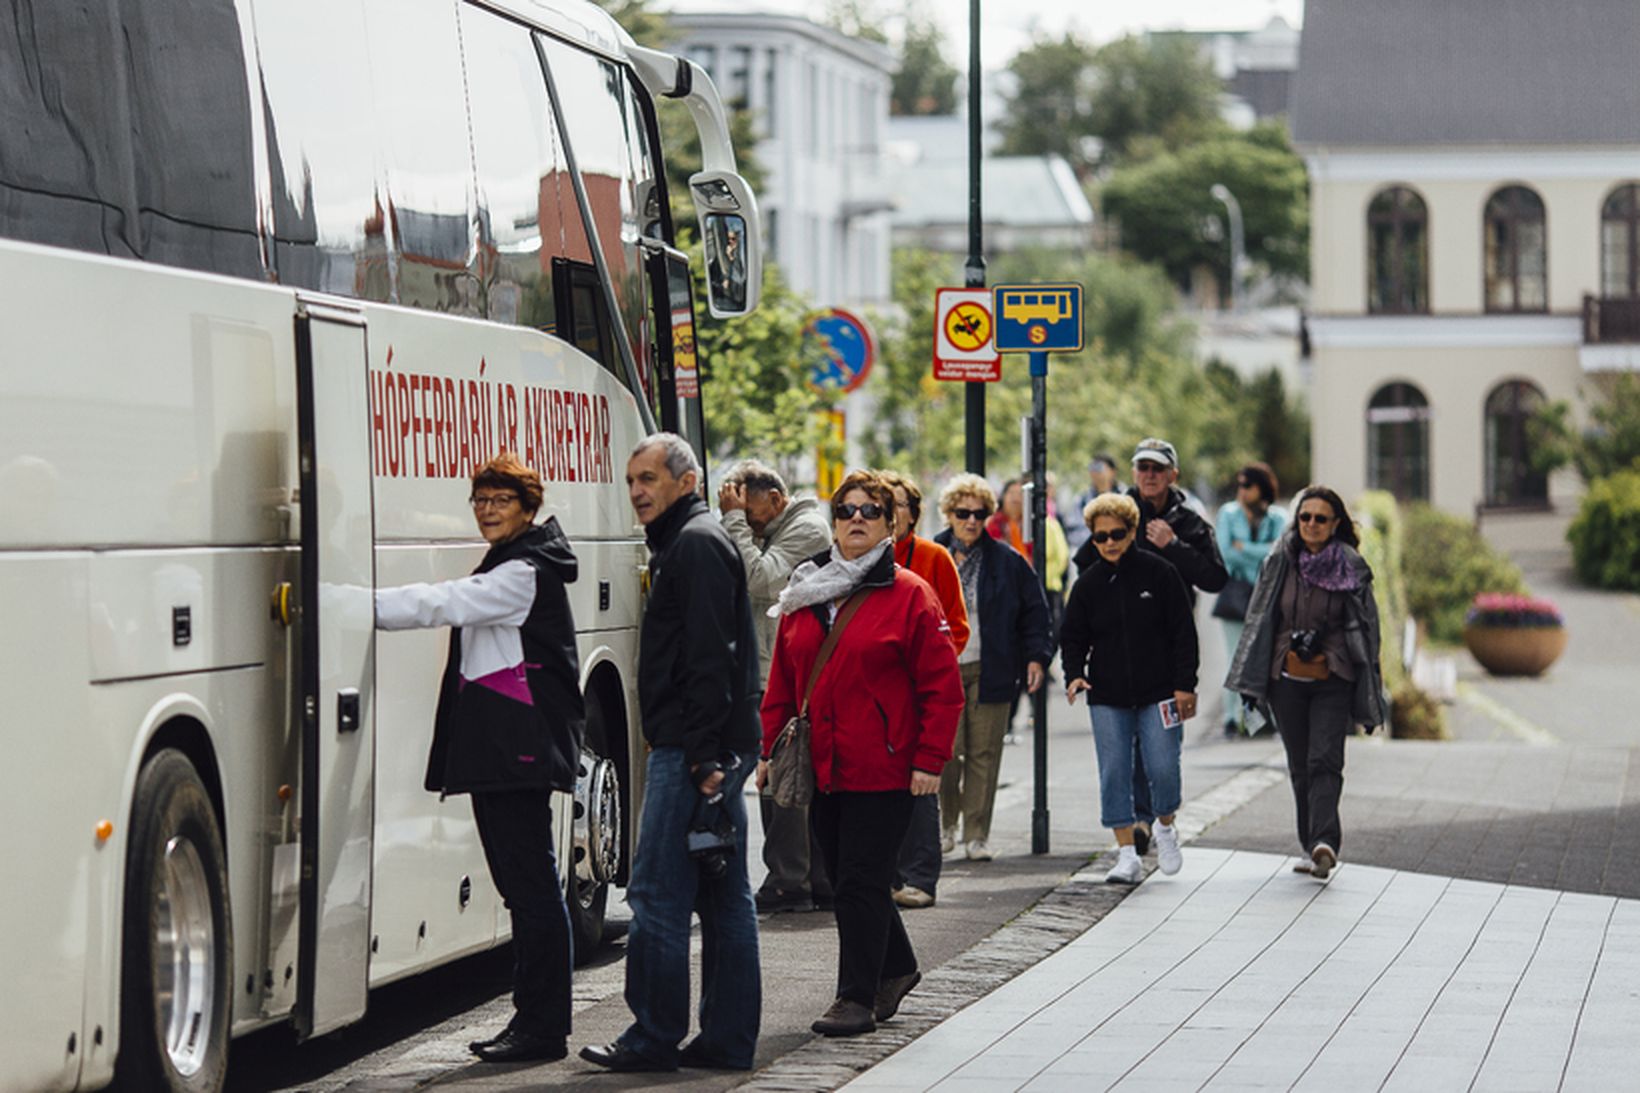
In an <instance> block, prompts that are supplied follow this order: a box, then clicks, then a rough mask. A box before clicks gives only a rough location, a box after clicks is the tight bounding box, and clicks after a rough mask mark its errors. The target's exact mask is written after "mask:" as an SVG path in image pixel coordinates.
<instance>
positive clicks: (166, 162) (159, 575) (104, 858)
mask: <svg viewBox="0 0 1640 1093" xmlns="http://www.w3.org/2000/svg"><path fill="white" fill-rule="evenodd" d="M658 96H664V97H672V98H677V99H681V100H683V101H684V102H685V103H686V104H687V105H688V106H689V108H690V110H691V113H692V115H693V118H694V121H695V127H696V129H697V130H698V132H699V135H700V139H701V144H702V147H703V159H704V169H703V170H702V171H701V172H699V173H698V174H696V175H694V176H693V177H692V178H691V179H690V180H689V188H690V190H691V192H692V197H693V199H694V204H695V207H696V209H697V211H698V213H699V214H700V217H701V223H702V234H703V236H704V237H705V240H706V244H707V255H708V264H709V265H710V266H711V267H712V270H711V272H712V276H711V277H710V279H709V284H710V285H711V289H710V291H709V296H710V299H709V300H708V301H707V302H708V305H709V306H710V308H711V310H712V313H713V314H714V315H717V316H720V317H727V316H732V315H737V314H744V313H745V312H747V311H749V310H751V309H752V308H753V307H755V306H756V303H757V286H758V284H759V281H760V259H759V250H760V248H759V238H758V227H757V214H756V207H755V203H754V200H753V197H752V195H751V193H750V191H749V190H748V188H747V187H746V184H745V182H744V181H743V180H742V179H741V178H740V177H739V176H738V175H737V174H736V173H735V166H734V154H733V151H732V149H731V148H730V145H729V137H728V127H727V124H726V121H725V116H724V111H723V107H722V105H721V103H720V102H719V100H718V97H717V93H716V91H715V89H714V88H713V87H712V85H711V82H710V80H709V79H707V78H706V76H705V75H704V74H703V73H702V72H701V71H700V70H699V69H698V68H695V67H693V66H692V65H690V64H688V63H686V62H681V61H679V60H678V59H676V58H674V57H671V56H669V55H667V54H664V53H660V52H656V51H652V50H646V49H641V48H638V47H637V46H635V45H634V44H633V43H632V41H631V39H630V38H629V37H628V36H627V35H625V34H624V33H623V32H622V31H621V30H620V29H619V28H618V27H617V26H616V24H615V23H614V22H613V21H611V20H610V19H609V18H608V16H607V15H605V14H604V13H603V12H602V11H601V10H600V9H598V8H596V7H594V6H593V5H592V4H591V3H588V2H586V0H85V2H81V3H73V4H70V3H59V2H55V0H54V2H50V3H35V2H30V0H24V2H23V3H22V4H20V5H14V6H13V8H12V9H11V11H10V12H9V14H8V16H7V17H6V18H5V19H4V20H0V286H3V287H0V613H3V617H4V621H5V627H4V636H3V637H0V697H3V700H4V705H3V707H0V726H3V733H0V741H3V743H4V748H5V769H6V774H5V792H4V793H0V831H4V833H5V835H4V840H3V843H0V846H3V849H0V865H3V869H0V876H3V877H4V883H5V888H6V894H5V897H4V898H3V899H0V968H4V970H5V977H6V990H5V991H4V993H3V995H0V1089H4V1090H29V1091H34V1090H43V1089H74V1088H97V1087H100V1086H103V1085H106V1084H108V1083H109V1082H111V1081H114V1082H117V1083H118V1084H120V1085H121V1086H123V1087H126V1088H133V1089H161V1088H176V1089H215V1088H218V1087H219V1086H220V1085H221V1084H222V1082H223V1079H224V1075H225V1073H226V1068H227V1057H228V1043H229V1039H230V1037H231V1036H234V1035H238V1034H240V1033H244V1032H247V1031H249V1030H252V1029H256V1028H258V1027H262V1026H265V1025H269V1024H271V1023H274V1022H280V1021H286V1020H290V1021H293V1022H294V1024H295V1026H296V1028H297V1030H298V1032H299V1034H300V1035H302V1036H304V1037H306V1036H314V1035H318V1034H321V1033H324V1032H326V1031H329V1030H331V1029H335V1028H337V1027H339V1026H342V1025H345V1024H347V1023H349V1022H351V1021H355V1020H357V1019H358V1018H359V1017H360V1016H361V1015H362V1014H363V1013H364V1011H365V1006H366V997H367V992H368V990H369V989H370V988H372V987H375V986H379V985H381V984H383V983H387V982H390V981H392V980H395V979H399V978H402V977H404V976H408V975H411V974H414V973H416V972H418V971H422V970H424V969H427V968H429V967H431V966H433V965H436V964H439V963H442V962H446V961H450V960H453V959H455V958H457V957H460V956H463V955H465V954H469V953H473V952H476V951H479V950H482V949H485V948H488V947H491V946H494V945H497V944H499V943H500V942H502V941H504V940H505V939H506V935H507V930H508V923H509V919H508V916H507V914H506V913H505V909H504V908H503V907H502V905H501V902H500V900H499V899H498V897H497V895H496V892H495V890H494V887H493V885H492V884H491V882H490V879H489V874H488V871H487V869H486V868H485V864H484V859H483V856H482V854H481V852H480V849H479V843H478V838H477V835H476V833H475V829H474V825H473V822H472V814H471V811H470V808H469V805H468V802H467V801H466V800H465V799H464V798H461V797H456V798H451V799H450V800H443V801H441V800H440V799H439V798H438V797H437V796H436V795H433V794H430V793H428V792H426V791H424V790H423V788H422V778H423V769H424V763H425V760H426V755H427V750H428V744H429V741H430V738H431V724H432V714H433V705H434V699H435V696H436V691H437V688H438V682H439V678H440V674H441V672H442V668H443V663H444V651H445V646H446V640H447V637H446V634H445V633H443V632H437V631H427V632H408V633H394V634H380V635H378V634H376V633H375V632H374V631H373V628H372V613H371V610H370V606H369V596H368V589H370V588H371V587H372V586H377V585H380V586H387V585H396V584H401V583H404V582H409V581H430V580H438V579H444V578H449V577H454V576H459V575H461V574H464V573H466V572H468V571H469V570H470V569H471V568H472V566H473V565H474V564H476V562H477V560H478V559H479V558H480V557H481V556H482V551H483V544H482V541H481V540H480V539H478V537H477V535H476V531H475V529H474V527H473V523H472V517H471V514H470V512H469V511H468V508H467V504H466V497H467V493H468V489H467V480H468V478H469V476H470V474H471V472H472V470H473V469H474V467H475V466H477V465H478V464H480V463H482V462H483V461H484V460H485V459H487V458H489V457H490V456H492V455H494V454H495V453H496V452H497V451H498V450H501V449H511V450H514V451H516V452H517V453H518V454H519V455H520V456H521V457H522V458H523V459H524V460H525V462H527V463H528V464H530V465H531V466H533V467H534V468H536V469H537V470H538V471H540V472H541V474H542V475H543V477H544V478H545V479H546V480H547V484H548V486H547V499H546V514H551V515H555V516H557V517H558V519H559V520H560V521H561V522H562V524H563V526H564V528H565V530H566V531H567V532H568V534H569V536H570V538H571V540H572V541H573V542H574V544H575V548H576V552H577V554H578V555H579V558H580V563H581V576H580V580H579V581H578V582H577V583H575V584H573V585H571V586H570V596H571V601H572V603H573V607H574V612H575V618H576V622H577V625H578V627H579V628H580V634H579V644H580V653H581V658H582V669H581V671H582V687H583V689H584V691H585V694H586V699H587V714H588V727H587V752H586V754H585V755H584V761H583V767H582V777H581V783H580V787H579V789H578V790H577V792H576V794H575V799H574V801H573V802H572V801H570V800H569V799H568V798H567V797H566V798H565V799H564V800H562V801H559V802H557V806H556V808H555V816H556V817H557V818H559V820H560V821H561V822H560V823H559V824H558V828H559V830H557V831H556V832H555V837H556V844H557V853H558V860H559V862H560V865H561V867H562V869H563V872H564V874H565V880H566V886H567V888H568V891H569V895H570V897H571V898H570V905H571V907H572V908H573V911H572V918H573V919H574V925H575V934H576V941H577V945H578V947H580V948H581V949H582V950H586V949H589V948H590V947H591V946H592V945H594V944H596V942H597V940H598V937H599V933H600V930H601V928H602V921H603V911H604V905H605V901H606V898H607V893H608V888H609V886H610V885H611V884H618V883H622V882H623V881H624V877H625V870H626V867H627V861H628V860H629V849H630V832H631V830H632V828H633V826H634V825H633V824H632V823H631V822H630V821H631V817H632V816H633V814H634V810H635V793H636V791H638V790H639V789H640V788H641V787H640V786H639V785H638V781H639V779H638V777H637V775H638V774H639V772H640V771H641V769H642V768H641V764H639V763H638V762H636V760H637V759H638V758H640V757H641V755H642V742H641V736H640V734H639V726H638V724H637V713H636V688H637V681H636V678H635V666H636V657H637V626H638V621H639V616H640V611H641V605H642V598H643V589H644V587H645V586H644V580H645V577H646V568H645V566H646V561H647V551H646V550H645V547H644V544H643V538H642V534H641V529H640V528H639V527H638V526H637V525H636V523H635V521H634V518H633V515H632V512H631V509H630V507H629V505H628V503H627V500H626V490H625V485H624V482H623V472H624V468H625V457H626V453H627V452H628V451H629V450H630V448H631V447H632V445H633V444H634V443H635V442H636V441H637V440H638V439H639V438H640V437H641V436H642V435H644V433H645V432H646V431H651V430H653V429H655V428H657V427H665V428H671V429H674V430H676V431H679V432H683V433H685V434H686V435H688V436H690V438H691V439H692V440H693V441H694V442H695V443H696V444H697V446H703V441H704V437H703V435H702V434H703V431H704V429H703V424H702V419H701V415H700V404H699V397H698V395H699V386H698V376H697V374H696V371H695V357H694V352H695V351H694V326H693V303H692V300H691V279H690V273H689V269H688V265H687V261H686V260H685V259H684V257H683V256H682V254H680V253H679V252H678V251H677V250H675V249H674V248H673V247H672V246H671V245H670V244H671V241H672V239H673V234H672V223H671V214H670V211H669V203H668V195H667V192H666V180H665V174H664V171H663V170H662V168H661V158H660V147H659V138H658V135H657V128H656V122H655V106H654V100H655V98H656V97H658ZM544 515H545V514H544Z"/></svg>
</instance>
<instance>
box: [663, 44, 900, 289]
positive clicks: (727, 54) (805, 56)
mask: <svg viewBox="0 0 1640 1093" xmlns="http://www.w3.org/2000/svg"><path fill="white" fill-rule="evenodd" d="M667 21H668V23H669V24H670V25H671V26H672V28H673V29H674V30H675V32H676V34H677V39H676V41H675V42H673V43H672V45H673V48H674V49H675V50H676V51H677V52H679V53H682V54H684V55H685V56H687V57H688V58H689V59H690V60H692V61H694V62H695V63H696V64H699V65H700V66H701V67H702V68H704V69H705V70H706V71H707V72H709V73H710V74H711V76H712V80H713V82H714V83H716V84H717V86H718V90H719V91H720V92H721V93H722V95H723V98H724V101H725V102H727V103H730V104H731V105H737V106H744V107H746V108H748V109H750V110H751V111H752V112H753V114H754V115H755V116H756V125H757V131H758V135H759V138H760V139H759V141H758V145H757V148H756V151H755V152H754V155H756V157H757V159H758V162H759V163H760V164H761V165H762V166H763V167H764V169H765V170H766V171H767V172H768V181H767V183H766V184H765V186H764V189H763V192H761V193H759V194H758V201H759V204H760V207H761V209H762V212H763V218H764V227H765V230H766V235H765V237H766V239H767V240H768V244H769V246H768V254H769V256H770V258H771V259H772V260H773V261H774V262H776V263H777V264H778V265H779V266H780V269H781V272H782V273H783V274H784V275H785V278H786V281H787V283H788V284H790V285H791V286H792V288H794V289H796V290H797V291H798V292H800V293H803V294H804V295H806V296H808V297H810V298H811V299H812V300H813V301H814V302H815V303H816V304H820V305H838V306H848V305H851V304H854V305H860V304H883V303H886V302H887V301H888V299H889V297H890V281H889V269H888V261H889V232H890V225H889V211H890V209H891V207H892V200H891V196H890V194H889V191H888V188H887V181H886V177H885V171H884V158H883V151H884V136H885V133H886V130H887V124H888V100H889V84H890V77H891V74H892V72H893V69H894V64H895V59H894V55H893V53H892V52H891V51H890V50H889V49H888V48H887V47H886V46H882V45H878V44H877V43H875V42H867V41H862V40H860V39H857V38H850V37H849V36H847V35H845V34H843V33H841V32H839V31H837V30H834V29H832V28H830V27H826V26H821V25H820V24H818V23H814V22H811V21H810V20H808V19H804V18H801V17H798V16H792V15H775V14H768V13H760V12H733V13H731V12H674V13H671V14H669V15H668V16H667Z"/></svg>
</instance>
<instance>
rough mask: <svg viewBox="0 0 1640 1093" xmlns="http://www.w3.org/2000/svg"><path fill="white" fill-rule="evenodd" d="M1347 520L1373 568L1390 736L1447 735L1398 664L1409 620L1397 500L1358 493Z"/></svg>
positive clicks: (1437, 709) (1429, 700) (1431, 702)
mask: <svg viewBox="0 0 1640 1093" xmlns="http://www.w3.org/2000/svg"><path fill="white" fill-rule="evenodd" d="M1351 516H1353V517H1354V519H1355V522H1356V530H1357V531H1359V532H1360V534H1361V556H1362V557H1363V558H1365V559H1366V561H1367V564H1368V565H1369V566H1371V567H1372V573H1373V595H1374V598H1376V599H1377V601H1378V628H1379V632H1380V635H1379V650H1378V658H1379V666H1380V668H1381V669H1382V671H1383V673H1384V687H1385V688H1386V689H1387V690H1388V691H1389V696H1390V734H1391V735H1392V736H1395V737H1398V738H1405V739H1414V740H1442V739H1445V738H1446V736H1447V731H1446V711H1445V710H1443V709H1442V708H1441V704H1440V703H1439V702H1437V701H1436V700H1435V699H1434V698H1433V697H1432V696H1430V695H1429V694H1427V693H1426V692H1424V691H1423V690H1421V689H1420V688H1419V687H1418V685H1417V684H1415V683H1413V682H1412V680H1411V678H1410V677H1409V676H1408V675H1407V671H1406V668H1405V666H1403V665H1402V663H1401V656H1400V652H1401V641H1400V637H1401V632H1402V630H1404V629H1405V628H1406V621H1407V612H1408V605H1407V579H1406V574H1405V553H1406V533H1405V521H1404V520H1403V518H1402V513H1401V510H1400V509H1399V508H1397V507H1396V504H1395V498H1394V497H1392V496H1391V495H1390V494H1388V493H1385V492H1384V491H1382V490H1374V491H1371V492H1369V493H1365V494H1362V495H1361V497H1360V499H1359V500H1357V501H1356V502H1355V505H1354V507H1353V509H1352V511H1351Z"/></svg>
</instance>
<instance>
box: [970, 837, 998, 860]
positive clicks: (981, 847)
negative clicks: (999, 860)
mask: <svg viewBox="0 0 1640 1093" xmlns="http://www.w3.org/2000/svg"><path fill="white" fill-rule="evenodd" d="M994 857H996V855H995V854H993V853H991V846H990V844H989V843H987V842H986V841H985V840H984V839H970V840H969V842H968V860H969V861H990V860H991V859H992V858H994Z"/></svg>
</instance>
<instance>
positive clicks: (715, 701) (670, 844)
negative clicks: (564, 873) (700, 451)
mask: <svg viewBox="0 0 1640 1093" xmlns="http://www.w3.org/2000/svg"><path fill="white" fill-rule="evenodd" d="M626 482H627V492H628V495H629V496H630V498H631V500H632V508H633V509H634V511H636V513H637V516H638V521H639V523H641V524H643V525H644V528H645V531H646V533H647V535H648V538H649V551H650V562H649V571H650V586H649V602H648V604H647V606H646V607H645V609H644V619H643V629H642V631H641V633H640V635H639V639H638V665H639V677H638V705H639V708H640V710H641V713H642V716H643V732H644V737H645V739H647V740H648V741H649V745H650V752H649V759H648V765H647V767H646V772H647V776H646V778H645V782H644V800H643V811H642V815H641V817H640V819H639V824H638V847H637V854H636V856H635V857H634V859H633V863H632V881H631V883H630V884H629V885H628V886H627V890H626V898H627V903H628V904H630V905H631V907H632V927H631V929H630V931H629V932H628V933H627V945H626V953H627V955H626V1004H627V1007H628V1008H629V1009H630V1010H631V1011H632V1016H633V1022H632V1025H631V1026H630V1027H629V1028H628V1029H627V1030H626V1031H625V1032H623V1033H622V1034H621V1036H620V1038H619V1039H617V1040H616V1041H615V1042H614V1043H611V1044H609V1045H607V1046H605V1047H586V1048H582V1049H581V1057H582V1058H584V1059H586V1060H588V1061H589V1062H593V1063H597V1064H598V1065H599V1066H603V1067H608V1068H609V1069H611V1070H622V1071H636V1070H676V1069H677V1067H678V1065H679V1063H680V1062H681V1063H683V1064H686V1065H694V1066H708V1067H716V1068H722V1069H729V1070H750V1069H751V1068H752V1056H753V1053H754V1051H755V1050H756V1048H757V1031H758V1020H759V1016H760V1011H761V1008H762V999H761V978H760V974H759V970H758V950H757V912H756V909H755V908H754V907H753V904H752V891H751V886H750V884H749V882H748V880H747V876H746V804H745V799H744V797H743V796H742V795H741V787H742V785H743V784H744V783H745V781H746V776H747V775H748V774H750V773H751V772H752V770H753V768H754V767H755V765H756V762H757V754H756V753H757V749H758V744H759V738H760V730H759V724H758V714H757V706H758V698H759V696H760V693H761V691H762V680H761V679H760V677H759V672H758V655H757V629H756V626H755V625H754V623H753V621H752V608H751V601H750V598H749V596H748V594H747V590H746V570H745V567H744V566H743V564H742V563H741V558H740V553H739V551H737V550H736V549H735V545H734V543H733V542H731V541H730V539H729V536H728V535H727V534H726V533H725V532H724V530H723V527H722V525H720V524H719V523H718V522H717V521H716V520H714V519H713V518H712V514H711V510H710V509H708V508H707V506H706V502H705V501H704V500H702V499H701V497H700V496H699V493H698V488H699V482H700V465H699V463H697V462H696V460H695V455H694V452H693V451H692V450H691V449H690V447H689V444H688V442H687V441H685V440H684V439H683V438H682V437H680V436H677V435H676V434H673V433H656V434H655V435H653V436H650V437H647V438H645V439H644V440H643V441H642V442H641V443H640V444H639V445H638V447H637V448H636V449H635V450H634V451H633V453H632V456H631V458H630V459H629V460H628V461H627V465H626ZM724 821H727V822H726V823H724ZM703 828H704V829H710V830H712V831H715V832H721V833H723V834H725V835H726V837H727V841H728V843H729V845H726V846H724V847H723V848H722V849H719V850H716V851H714V852H712V853H710V854H708V855H705V856H701V857H697V856H695V855H692V853H691V846H690V835H691V832H692V831H694V832H697V833H698V832H699V831H700V830H701V829H703ZM714 874H715V875H714ZM691 912H694V913H698V914H699V915H700V925H701V934H702V937H703V949H704V953H703V957H702V968H701V973H702V974H701V1008H700V1011H701V1015H702V1027H701V1031H700V1035H699V1036H697V1037H696V1038H695V1039H694V1040H692V1041H691V1042H690V1043H689V1044H688V1045H687V1046H686V1047H684V1048H683V1049H682V1051H681V1052H680V1051H679V1048H678V1045H679V1044H680V1043H681V1041H682V1040H683V1038H684V1036H686V1035H688V1032H689V919H690V914H691Z"/></svg>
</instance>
